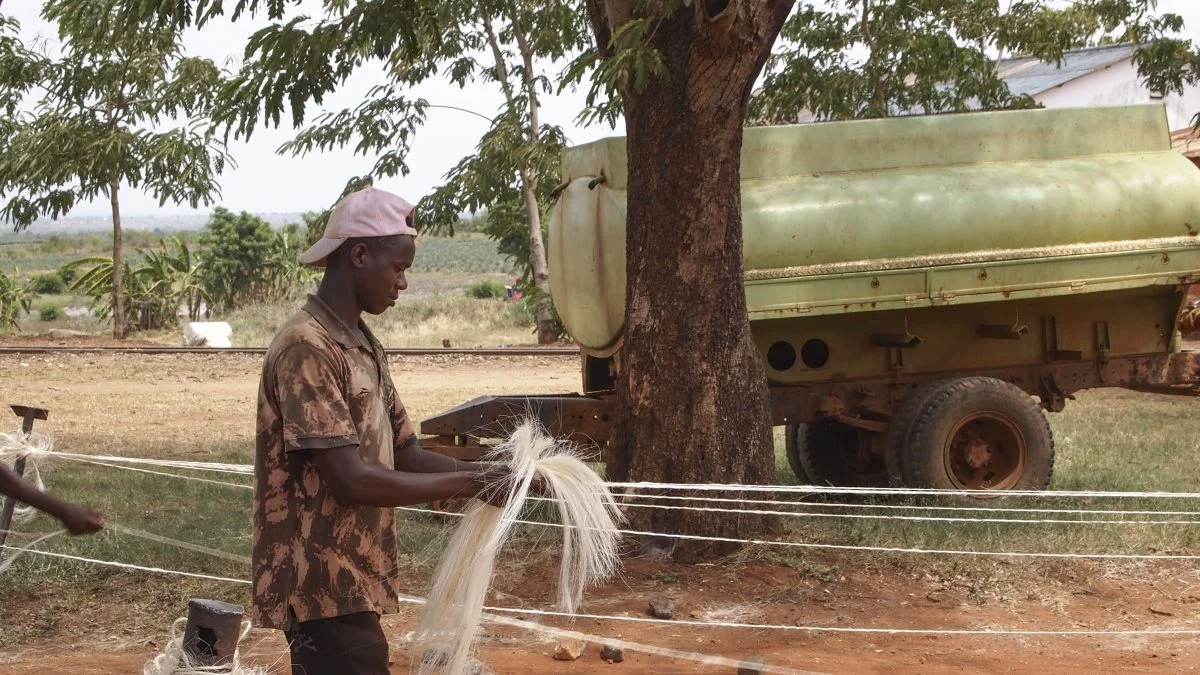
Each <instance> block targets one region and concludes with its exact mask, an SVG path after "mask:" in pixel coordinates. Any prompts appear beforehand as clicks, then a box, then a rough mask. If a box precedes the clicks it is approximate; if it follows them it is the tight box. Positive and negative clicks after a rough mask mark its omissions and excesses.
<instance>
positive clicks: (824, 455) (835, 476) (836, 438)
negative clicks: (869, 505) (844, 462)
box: [787, 422, 887, 487]
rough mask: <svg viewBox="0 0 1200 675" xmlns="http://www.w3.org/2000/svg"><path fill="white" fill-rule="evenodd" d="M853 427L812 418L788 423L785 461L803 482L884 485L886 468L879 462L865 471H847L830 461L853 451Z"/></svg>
mask: <svg viewBox="0 0 1200 675" xmlns="http://www.w3.org/2000/svg"><path fill="white" fill-rule="evenodd" d="M858 433H861V432H859V431H858V430H857V429H855V428H853V427H848V426H846V425H844V424H839V423H838V422H813V423H810V424H796V425H789V426H788V428H787V456H788V464H790V465H791V467H792V471H794V472H795V474H796V478H797V480H799V481H801V484H803V485H825V486H833V487H884V486H885V485H887V472H886V470H885V469H884V468H883V467H882V466H881V467H880V468H879V470H878V471H875V472H871V473H868V474H849V473H847V472H845V471H839V470H838V468H839V467H837V466H836V465H834V464H833V463H832V461H831V460H832V459H833V457H831V456H830V453H833V456H844V455H845V454H846V453H848V452H853V451H856V447H853V446H854V445H855V444H857V443H858V440H857V438H856V437H855V435H856V434H858Z"/></svg>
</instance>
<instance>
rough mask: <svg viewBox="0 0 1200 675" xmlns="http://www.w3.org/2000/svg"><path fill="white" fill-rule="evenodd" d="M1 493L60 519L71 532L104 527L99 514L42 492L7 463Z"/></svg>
mask: <svg viewBox="0 0 1200 675" xmlns="http://www.w3.org/2000/svg"><path fill="white" fill-rule="evenodd" d="M0 493H3V494H4V495H6V496H8V497H11V498H13V499H15V500H16V501H19V502H21V503H23V504H28V505H29V506H32V507H33V508H35V509H37V510H38V511H41V512H43V513H45V514H47V515H50V516H52V517H54V518H56V519H58V520H59V521H60V522H62V524H63V525H64V526H65V527H66V528H67V530H68V531H69V532H70V533H71V534H90V533H92V532H96V531H98V530H100V529H101V528H102V527H103V520H102V519H101V518H100V515H99V514H97V513H95V512H94V511H92V510H91V509H89V508H87V507H83V506H77V505H75V504H68V503H67V502H64V501H63V500H61V499H58V498H57V497H54V496H52V495H49V494H47V493H45V492H42V491H41V490H39V489H37V487H35V486H34V485H33V484H32V483H30V482H29V481H27V480H25V479H23V478H21V477H20V476H19V475H17V472H16V471H13V470H12V469H10V468H8V466H7V465H5V464H0Z"/></svg>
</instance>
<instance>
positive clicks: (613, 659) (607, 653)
mask: <svg viewBox="0 0 1200 675" xmlns="http://www.w3.org/2000/svg"><path fill="white" fill-rule="evenodd" d="M600 658H601V659H602V660H604V661H607V662H608V663H620V662H622V661H624V660H625V652H624V651H623V650H621V649H619V648H617V647H613V646H611V645H604V648H603V649H601V650H600Z"/></svg>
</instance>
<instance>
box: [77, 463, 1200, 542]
mask: <svg viewBox="0 0 1200 675" xmlns="http://www.w3.org/2000/svg"><path fill="white" fill-rule="evenodd" d="M67 459H71V460H73V461H78V462H84V463H87V464H94V465H97V466H103V467H108V468H110V469H124V470H127V471H138V472H141V473H147V474H153V475H156V476H166V477H169V478H182V479H184V480H191V481H198V482H202V483H210V484H213V485H223V486H226V487H235V488H241V489H244V490H253V489H254V486H253V485H245V484H242V483H230V482H228V481H218V480H212V479H208V478H199V477H197V476H186V475H183V474H177V473H166V472H163V471H153V470H150V469H141V468H137V467H133V466H121V465H119V464H109V463H107V462H98V461H93V460H91V459H83V458H82V457H67ZM623 497H624V498H630V497H632V498H637V499H662V500H680V501H699V502H713V503H748V504H767V505H779V506H801V507H834V508H858V509H891V510H909V509H913V510H933V511H953V512H960V511H966V512H971V511H984V512H993V513H999V512H1009V513H1056V514H1063V515H1113V516H1127V515H1128V516H1193V517H1196V516H1200V511H1155V510H1118V509H1024V508H996V507H980V506H904V505H896V504H838V503H822V504H817V503H812V502H796V501H783V500H766V499H764V500H755V499H745V500H742V499H731V498H727V497H687V496H680V495H641V494H630V495H623ZM530 499H531V500H534V501H545V499H544V498H541V497H530ZM622 506H630V507H634V508H659V509H678V510H686V511H710V512H715V513H747V514H755V515H779V516H791V517H806V518H847V519H861V520H905V521H932V522H971V523H1028V524H1053V523H1058V524H1062V523H1067V524H1078V525H1200V520H1080V519H1068V518H1041V519H1039V518H979V517H960V518H938V517H932V516H886V515H868V514H838V513H816V512H811V511H776V510H755V509H720V508H704V507H694V506H668V505H658V504H633V503H629V502H624V503H622Z"/></svg>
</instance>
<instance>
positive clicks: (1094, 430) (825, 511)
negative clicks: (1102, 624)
mask: <svg viewBox="0 0 1200 675" xmlns="http://www.w3.org/2000/svg"><path fill="white" fill-rule="evenodd" d="M1193 405H1194V402H1193V401H1190V400H1186V399H1180V398H1174V397H1167V396H1153V395H1147V394H1136V393H1132V392H1125V391H1095V392H1085V393H1083V394H1080V395H1079V400H1078V401H1075V402H1073V403H1071V404H1068V406H1067V409H1066V411H1064V412H1063V413H1060V414H1057V415H1051V417H1050V420H1051V425H1052V427H1053V429H1054V433H1055V438H1056V441H1057V461H1056V462H1055V465H1056V466H1055V475H1054V481H1053V485H1052V490H1092V491H1119V492H1124V491H1168V492H1195V491H1196V489H1195V486H1196V485H1197V484H1200V463H1197V462H1196V461H1195V460H1194V457H1195V451H1196V447H1197V444H1198V443H1200V418H1197V417H1196V416H1195V415H1194V412H1193V410H1192V406H1193ZM776 456H777V472H778V473H779V475H780V476H781V482H788V478H792V479H793V480H794V476H792V475H791V471H790V469H789V468H787V461H786V458H785V456H784V452H783V443H782V438H781V436H778V435H777V442H776ZM796 501H802V502H805V503H807V504H808V506H806V507H805V508H804V509H803V511H804V512H806V513H810V514H820V515H807V516H801V517H786V518H784V524H785V527H786V529H787V535H786V537H785V538H786V539H788V540H790V541H797V542H809V543H820V544H837V545H847V546H875V547H889V548H919V549H938V550H970V551H1028V552H1042V553H1060V552H1061V553H1068V552H1073V553H1130V554H1163V553H1175V554H1186V555H1194V554H1198V553H1200V528H1197V527H1195V526H1189V525H1181V524H1165V525H1140V524H1128V525H1121V524H1117V525H1112V524H1109V525H1103V524H1087V523H1078V522H1069V521H1082V520H1106V521H1113V520H1132V521H1147V520H1158V521H1161V520H1169V519H1170V517H1169V516H1155V515H1146V516H1126V517H1122V516H1117V515H1105V514H1079V515H1072V514H1057V513H1049V514H1037V513H1017V512H1008V513H1005V512H982V511H945V510H928V509H920V508H916V507H921V506H936V507H954V506H976V507H991V508H1003V509H1017V508H1030V509H1079V510H1148V511H1154V510H1170V511H1200V500H1192V499H1171V500H1148V499H1138V498H1127V499H1086V500H1081V499H1073V498H1054V497H1052V496H1047V497H1045V498H1037V499H1033V498H1017V497H998V498H996V499H994V500H987V501H983V500H968V499H960V500H948V499H934V498H926V499H911V498H910V499H900V498H890V497H862V498H851V497H840V498H838V497H803V498H797V500H796ZM870 505H890V506H897V505H903V506H911V507H914V508H913V509H911V510H903V511H898V510H895V509H870V508H863V507H866V506H870ZM784 508H785V510H786V509H787V508H788V507H784ZM879 515H893V516H894V515H903V516H921V517H924V516H932V517H940V518H958V519H959V520H953V521H922V520H898V519H891V518H872V517H861V516H879ZM844 516H859V517H844ZM985 517H989V518H1006V519H1029V520H1048V519H1051V518H1054V519H1061V520H1066V521H1068V522H1061V523H1038V522H1031V523H988V522H978V519H979V518H985ZM1191 520H1195V519H1194V518H1192V519H1191ZM768 548H769V549H772V551H773V554H780V555H786V549H784V548H783V547H768ZM792 552H793V553H795V554H796V555H801V556H803V555H804V552H803V550H796V549H793V551H792ZM836 555H839V556H843V555H844V556H847V557H849V556H854V557H857V558H859V559H871V560H874V561H876V562H886V563H888V564H896V565H899V566H902V567H904V568H905V569H912V570H921V571H926V570H932V569H938V570H942V571H946V570H959V572H961V569H962V567H963V566H966V567H969V568H971V569H976V570H982V571H989V570H991V571H994V570H996V569H1001V568H1004V567H1005V566H1006V565H1008V564H1009V563H1011V562H1013V560H1014V559H1012V558H995V557H980V558H974V557H972V558H963V557H960V556H940V555H915V554H909V553H867V552H864V553H861V554H855V553H849V552H847V553H842V552H836ZM1020 561H1021V562H1020V567H1021V568H1028V569H1038V568H1040V567H1044V566H1046V565H1054V564H1066V565H1077V564H1079V562H1078V561H1067V562H1065V563H1059V562H1056V561H1053V560H1049V559H1020ZM1098 564H1103V565H1106V566H1113V565H1118V566H1119V565H1126V564H1125V563H1118V562H1113V561H1105V562H1104V563H1098ZM1144 564H1145V563H1139V562H1132V563H1128V565H1127V566H1132V567H1139V566H1141V565H1144ZM959 572H956V573H959Z"/></svg>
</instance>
